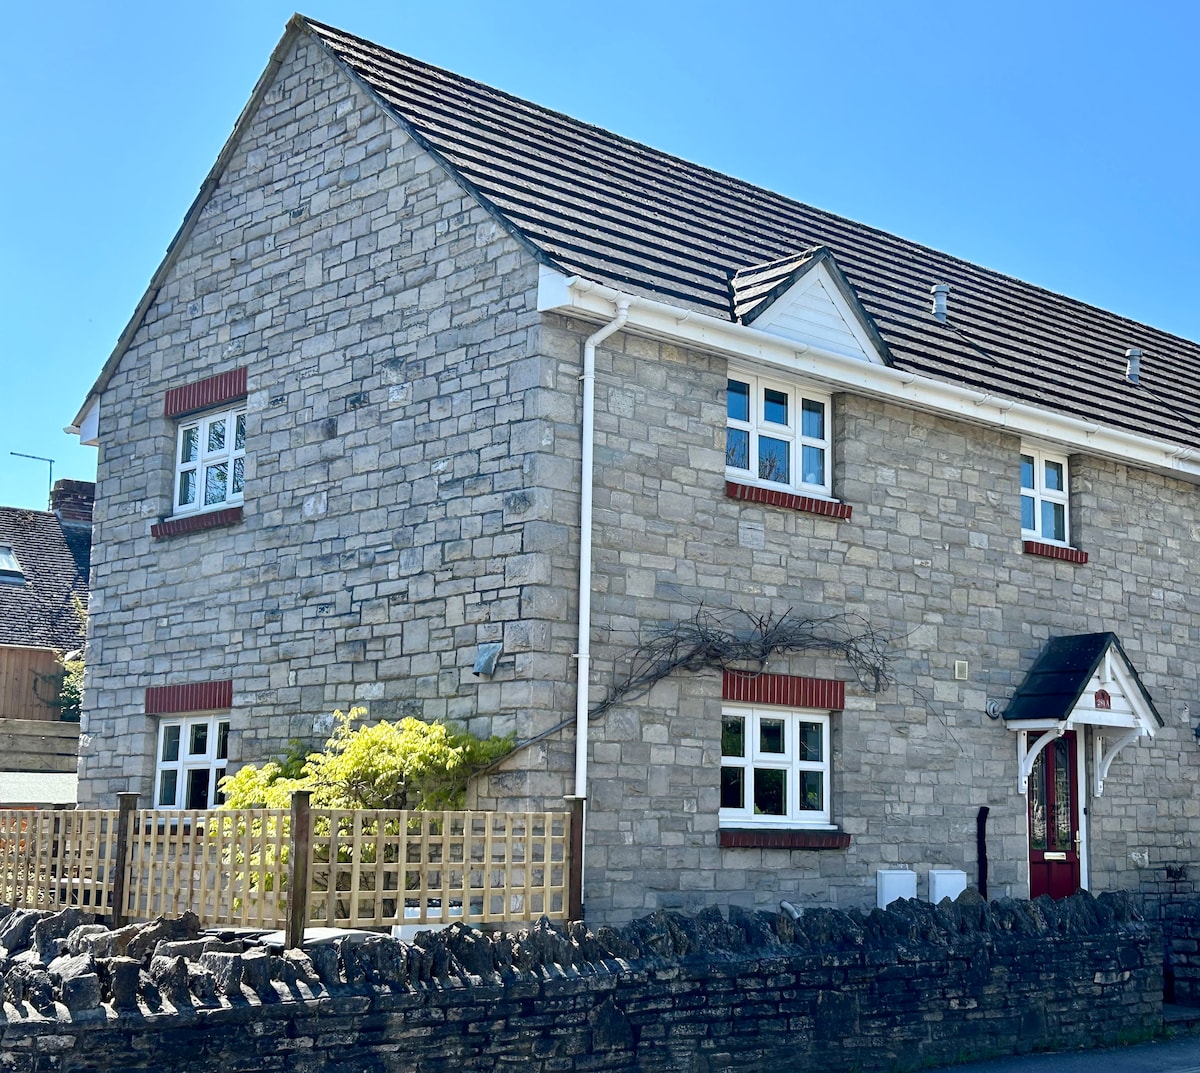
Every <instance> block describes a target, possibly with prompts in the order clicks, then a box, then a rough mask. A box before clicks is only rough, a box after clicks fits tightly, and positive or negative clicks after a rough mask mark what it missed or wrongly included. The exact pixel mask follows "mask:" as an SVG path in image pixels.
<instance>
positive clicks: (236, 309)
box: [80, 36, 578, 805]
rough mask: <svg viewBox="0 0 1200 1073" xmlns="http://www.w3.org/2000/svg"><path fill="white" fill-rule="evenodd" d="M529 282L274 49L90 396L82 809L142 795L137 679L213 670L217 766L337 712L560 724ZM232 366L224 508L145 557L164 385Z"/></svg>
mask: <svg viewBox="0 0 1200 1073" xmlns="http://www.w3.org/2000/svg"><path fill="white" fill-rule="evenodd" d="M535 283H536V265H535V263H534V261H533V259H532V258H531V257H530V256H529V255H528V254H527V252H526V251H525V250H524V249H523V248H522V247H521V246H520V245H519V244H518V243H517V242H516V241H515V240H514V239H512V238H511V237H510V236H509V235H508V233H507V232H506V231H504V230H503V229H502V228H501V227H500V226H499V225H498V224H497V223H496V221H495V219H494V218H493V217H492V216H491V215H490V214H489V213H488V212H487V211H485V210H484V209H483V208H481V207H480V206H479V205H478V204H477V203H476V202H475V201H474V200H473V198H471V197H470V196H469V195H468V194H467V193H466V192H465V191H464V190H463V189H462V187H461V186H459V185H458V184H457V183H456V182H455V181H453V180H452V179H450V178H449V177H448V175H447V174H446V172H445V171H444V170H443V169H442V168H441V167H440V165H438V164H437V163H436V162H435V161H434V160H432V159H431V158H430V157H429V156H428V155H427V154H425V153H424V152H422V151H421V150H420V149H419V148H418V147H417V146H416V145H415V144H414V143H413V142H412V141H411V139H409V138H408V137H407V136H406V134H405V133H404V132H403V131H402V130H400V129H399V128H398V127H397V125H396V124H395V122H394V121H393V120H391V119H389V118H387V117H385V116H384V114H383V113H382V112H381V111H380V110H379V108H377V107H376V105H375V104H374V103H373V102H372V101H371V100H370V99H369V97H368V96H367V94H366V93H364V92H363V91H362V90H360V89H359V88H358V87H357V86H356V85H355V84H354V83H352V82H351V81H350V80H349V79H348V78H347V77H346V76H345V74H344V73H343V72H342V71H340V70H339V69H338V68H337V67H336V66H335V65H334V64H333V62H332V61H331V60H330V59H329V58H328V57H327V56H326V55H325V54H324V52H323V50H322V49H321V47H320V46H319V45H318V44H317V43H316V42H314V41H312V40H311V39H308V38H305V37H303V36H301V37H299V38H297V39H296V43H295V44H294V45H293V47H292V49H291V52H290V54H288V55H287V56H286V57H285V58H284V60H283V63H282V64H281V66H280V68H279V69H278V71H277V72H276V74H275V75H274V79H273V82H272V83H271V85H270V86H269V88H268V90H267V92H266V95H265V98H264V99H263V101H262V103H261V106H260V108H259V110H258V112H257V114H256V115H255V116H254V118H253V121H252V122H251V123H250V124H249V126H248V127H247V129H245V131H244V133H243V136H242V138H241V140H240V142H239V144H238V145H237V146H236V150H235V152H234V154H233V156H232V158H231V159H230V161H229V164H228V166H227V168H226V170H225V172H224V174H223V175H221V176H220V181H219V183H218V185H217V186H216V189H215V190H214V192H213V193H212V196H211V197H210V199H209V200H208V202H207V203H206V204H205V205H204V206H203V207H202V210H201V213H200V218H199V220H198V222H197V225H196V226H195V228H194V229H193V230H192V232H191V233H190V234H189V235H188V236H187V238H186V242H185V244H184V246H183V248H182V249H181V250H180V251H179V252H178V254H177V257H176V260H175V262H174V265H173V267H172V269H171V271H170V273H169V276H168V278H167V280H166V282H165V283H164V285H163V286H162V287H161V288H160V289H159V291H158V293H157V295H156V296H155V298H154V301H153V303H152V304H151V306H150V308H149V311H148V312H147V314H146V316H145V319H144V322H143V324H142V326H141V328H140V330H139V331H138V332H137V335H136V337H135V338H134V340H133V342H132V345H131V346H130V347H129V349H128V351H127V352H126V354H125V355H124V357H123V359H122V361H121V363H120V366H119V368H118V369H117V371H116V373H115V375H113V376H112V378H111V381H110V382H109V384H108V388H107V390H106V391H105V392H104V394H103V398H102V400H101V413H102V419H101V454H100V461H99V488H100V492H99V500H98V503H97V507H96V531H97V532H96V549H97V554H96V565H95V578H96V583H95V590H94V596H93V603H92V627H91V638H90V649H89V659H88V682H87V696H88V701H87V712H86V715H85V717H84V726H83V733H84V742H85V744H84V746H83V748H82V757H81V782H80V802H81V804H85V805H87V804H101V805H106V804H111V802H112V800H113V794H115V793H116V792H117V791H119V790H125V789H134V790H138V791H140V792H142V793H143V794H146V795H149V793H150V792H151V781H152V775H153V753H154V749H155V745H154V736H155V734H156V720H154V719H153V718H151V717H148V716H147V715H146V714H145V691H146V689H147V687H152V686H162V685H171V684H175V683H187V682H204V681H210V680H223V679H232V680H233V682H234V693H233V707H232V712H231V722H232V736H231V743H230V749H231V761H232V763H233V765H234V766H236V765H237V764H238V762H239V761H245V760H262V759H265V758H267V757H269V756H271V755H273V754H274V753H277V752H280V751H282V750H283V749H285V748H286V747H287V744H288V742H289V740H290V739H293V738H299V739H303V740H313V741H319V740H321V739H323V737H324V734H323V732H322V728H323V726H324V725H325V724H324V718H325V717H327V716H328V714H329V713H330V712H332V711H333V710H334V709H338V708H340V709H347V708H349V707H351V706H352V705H365V706H367V707H368V708H369V710H370V713H371V716H372V717H375V718H379V717H385V716H386V717H400V716H404V715H409V714H413V715H419V716H422V717H425V718H440V719H455V720H461V721H463V722H465V723H468V724H470V726H471V727H472V729H475V730H478V731H480V732H484V733H486V732H488V731H496V732H499V733H505V732H508V731H514V730H515V731H517V732H519V733H520V734H522V735H527V734H529V733H531V732H536V731H538V730H541V729H544V728H545V727H546V726H547V725H549V723H548V722H547V721H548V720H550V719H552V718H555V717H556V713H557V712H558V711H559V710H561V709H564V708H566V707H569V704H570V696H569V694H568V692H566V687H565V685H564V683H565V682H566V681H567V675H568V656H569V653H570V652H571V651H572V650H573V637H572V636H569V635H567V634H564V633H563V630H562V626H561V623H562V620H563V615H564V608H563V605H562V597H561V590H562V577H554V576H552V572H553V570H557V571H560V572H561V574H562V576H563V577H565V576H566V575H567V574H569V572H570V556H571V553H570V551H569V550H568V548H567V545H566V539H565V533H566V530H565V528H564V527H563V526H562V524H561V523H559V522H558V521H557V519H560V518H564V517H569V516H570V515H571V513H572V511H574V512H576V513H577V510H578V507H577V506H575V505H573V504H577V496H578V492H577V483H573V482H572V480H571V478H570V473H571V469H570V466H569V462H568V460H567V458H564V457H563V456H564V455H568V456H569V455H570V454H571V453H573V454H575V455H576V456H578V444H577V442H575V443H572V444H571V445H570V446H569V447H567V446H564V444H563V443H562V442H561V438H562V437H563V436H564V435H566V436H567V437H568V438H569V433H570V430H571V428H572V417H573V409H572V407H573V405H574V403H573V398H574V393H575V384H574V383H573V382H572V383H571V384H570V385H569V391H570V393H569V394H568V395H566V396H565V398H564V397H563V396H562V394H561V393H560V392H558V391H556V390H555V389H554V384H553V380H552V378H548V377H547V376H546V375H545V373H544V363H543V362H542V359H541V358H540V356H539V351H538V331H539V323H538V317H537V314H536V313H535V312H534V309H533V305H534V298H533V288H534V286H535ZM241 366H244V367H245V368H246V369H247V380H248V411H249V412H248V416H247V450H246V494H245V506H244V511H243V517H242V518H241V520H240V522H238V523H236V524H234V525H232V526H229V527H227V528H220V529H213V530H205V531H200V532H194V533H185V534H179V535H174V536H170V537H167V538H165V539H154V538H153V537H152V535H151V526H152V524H153V523H155V522H157V521H158V520H159V519H160V518H161V517H163V516H167V515H170V513H171V509H172V495H173V479H174V469H173V454H174V450H175V435H176V433H175V422H174V421H172V420H169V419H167V418H166V417H164V416H163V400H164V396H165V393H166V392H167V391H168V390H170V389H171V388H174V387H178V386H180V385H183V384H187V383H189V382H193V381H196V380H200V379H203V378H205V377H208V376H212V375H214V374H217V373H221V372H224V371H226V370H229V369H232V368H237V367H241ZM573 632H574V630H573V629H572V631H571V633H572V634H573ZM486 641H502V642H503V644H504V658H503V659H502V661H501V667H500V669H499V672H498V673H497V675H496V676H495V677H494V678H493V679H492V680H491V681H488V680H486V679H479V678H475V677H473V676H472V674H471V667H472V664H473V662H474V659H475V653H476V648H477V646H478V645H479V644H480V643H482V642H486ZM560 781H561V780H560ZM557 790H558V794H559V796H560V797H561V794H562V792H563V787H562V786H561V785H559V786H558V787H557Z"/></svg>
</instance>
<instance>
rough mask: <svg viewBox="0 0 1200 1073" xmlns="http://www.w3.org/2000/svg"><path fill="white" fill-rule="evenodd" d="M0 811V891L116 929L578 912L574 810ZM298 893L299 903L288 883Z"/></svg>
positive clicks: (298, 928) (128, 805)
mask: <svg viewBox="0 0 1200 1073" xmlns="http://www.w3.org/2000/svg"><path fill="white" fill-rule="evenodd" d="M118 797H119V798H120V807H119V808H117V809H96V810H82V809H81V810H77V811H74V812H66V811H42V810H32V809H10V810H0V901H3V902H6V903H8V904H9V905H12V906H15V907H25V908H37V909H59V908H63V907H65V906H68V905H72V906H77V907H79V908H81V909H88V910H91V911H93V912H97V913H101V914H105V915H107V916H109V917H110V918H111V920H112V922H113V923H114V925H120V924H123V923H125V922H127V921H130V920H146V919H152V918H153V917H156V916H158V915H160V914H167V915H175V914H180V913H184V912H188V911H190V912H193V913H195V914H196V915H197V916H198V917H199V918H200V920H201V922H202V923H203V924H204V925H205V926H207V927H213V926H221V925H225V926H237V927H253V928H263V929H268V930H269V929H284V930H285V931H286V933H287V940H288V944H289V945H291V946H298V945H299V944H300V943H301V941H302V937H303V930H304V928H305V926H313V925H321V926H324V927H335V928H337V927H341V928H385V927H388V926H392V925H404V924H413V925H425V924H447V923H451V922H453V921H456V920H458V921H462V922H463V923H476V924H484V923H501V922H519V921H530V920H536V919H538V918H539V917H541V916H546V917H548V918H550V919H551V920H567V919H578V917H579V916H580V911H581V905H580V891H579V887H580V884H579V863H580V861H579V847H580V846H581V845H582V837H581V835H582V812H581V810H580V809H579V808H578V807H577V808H576V809H575V810H574V811H573V812H416V811H413V812H398V811H383V810H331V809H313V808H310V807H309V800H308V795H307V794H306V793H299V794H296V795H295V796H294V798H293V801H292V807H291V809H290V810H288V809H216V810H205V811H170V812H167V811H159V810H155V809H139V808H137V795H136V794H120V795H118ZM297 891H299V892H303V896H302V897H299V898H297V897H293V892H297Z"/></svg>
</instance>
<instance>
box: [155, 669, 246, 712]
mask: <svg viewBox="0 0 1200 1073" xmlns="http://www.w3.org/2000/svg"><path fill="white" fill-rule="evenodd" d="M232 707H233V679H232V678H227V679H225V680H224V681H221V682H188V683H187V684H185V685H175V686H150V687H149V688H147V690H146V714H147V715H178V714H179V713H181V712H220V711H226V710H228V709H229V708H232Z"/></svg>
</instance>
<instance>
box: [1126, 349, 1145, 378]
mask: <svg viewBox="0 0 1200 1073" xmlns="http://www.w3.org/2000/svg"><path fill="white" fill-rule="evenodd" d="M1125 358H1126V360H1127V361H1128V362H1129V364H1128V365H1126V366H1125V379H1126V380H1128V381H1129V382H1130V383H1131V384H1136V383H1137V382H1138V373H1139V372H1140V371H1141V368H1142V352H1141V351H1140V350H1138V348H1137V347H1134V346H1131V347H1130V348H1129V349H1128V350H1127V351H1125Z"/></svg>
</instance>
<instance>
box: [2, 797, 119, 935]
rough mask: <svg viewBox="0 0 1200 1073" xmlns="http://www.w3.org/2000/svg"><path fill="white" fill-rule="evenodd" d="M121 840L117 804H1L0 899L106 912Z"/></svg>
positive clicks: (18, 905) (17, 904)
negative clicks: (75, 807)
mask: <svg viewBox="0 0 1200 1073" xmlns="http://www.w3.org/2000/svg"><path fill="white" fill-rule="evenodd" d="M116 840H117V811H116V809H94V810H90V811H79V812H68V811H57V810H49V809H3V810H0V901H3V902H5V903H7V904H8V905H11V906H14V907H16V908H22V909H63V908H66V907H67V906H77V907H78V908H80V909H90V910H92V911H94V912H101V913H104V912H107V911H108V906H109V903H110V896H111V893H112V885H113V880H114V877H115V871H116V869H115V865H116V861H117V841H116Z"/></svg>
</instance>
